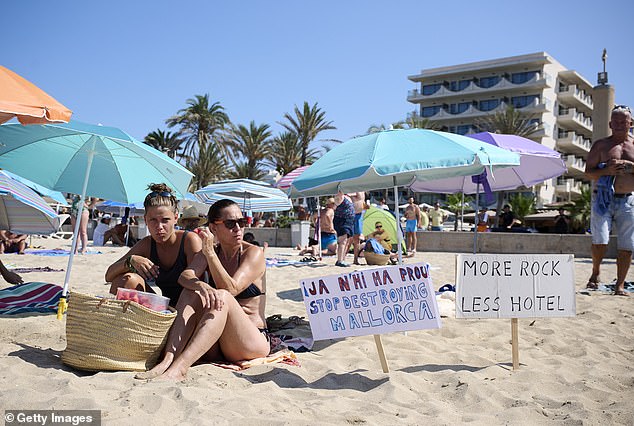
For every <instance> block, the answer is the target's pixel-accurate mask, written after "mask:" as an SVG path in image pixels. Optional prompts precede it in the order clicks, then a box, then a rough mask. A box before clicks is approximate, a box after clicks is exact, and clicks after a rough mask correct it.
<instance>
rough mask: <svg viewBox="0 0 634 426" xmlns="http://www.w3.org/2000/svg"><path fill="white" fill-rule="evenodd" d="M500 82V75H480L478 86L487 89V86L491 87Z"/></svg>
mask: <svg viewBox="0 0 634 426" xmlns="http://www.w3.org/2000/svg"><path fill="white" fill-rule="evenodd" d="M499 82H500V76H499V75H496V76H493V77H482V78H480V80H478V86H480V87H481V88H483V89H488V88H489V87H493V86H495V85H496V84H498V83H499Z"/></svg>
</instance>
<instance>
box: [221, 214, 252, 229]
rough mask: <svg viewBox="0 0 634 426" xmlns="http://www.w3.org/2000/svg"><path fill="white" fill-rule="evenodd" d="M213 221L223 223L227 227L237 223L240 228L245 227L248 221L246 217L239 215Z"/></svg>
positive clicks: (231, 227)
mask: <svg viewBox="0 0 634 426" xmlns="http://www.w3.org/2000/svg"><path fill="white" fill-rule="evenodd" d="M214 223H224V224H225V227H226V228H227V229H233V228H235V227H236V225H239V226H240V228H245V227H246V226H247V223H248V221H247V218H246V217H241V218H240V219H225V220H214Z"/></svg>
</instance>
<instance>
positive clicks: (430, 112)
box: [420, 105, 440, 117]
mask: <svg viewBox="0 0 634 426" xmlns="http://www.w3.org/2000/svg"><path fill="white" fill-rule="evenodd" d="M438 111H440V105H435V106H429V107H423V108H422V109H421V111H420V114H421V116H422V117H433V116H434V115H436V114H438Z"/></svg>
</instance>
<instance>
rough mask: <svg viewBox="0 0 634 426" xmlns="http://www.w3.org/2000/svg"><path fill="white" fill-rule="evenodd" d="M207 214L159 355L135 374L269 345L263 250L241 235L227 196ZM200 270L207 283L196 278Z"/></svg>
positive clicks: (247, 354) (240, 220)
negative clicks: (198, 249)
mask: <svg viewBox="0 0 634 426" xmlns="http://www.w3.org/2000/svg"><path fill="white" fill-rule="evenodd" d="M207 219H208V227H206V228H201V231H200V233H199V235H200V237H201V239H202V251H201V252H199V253H197V254H196V256H195V258H194V260H193V262H192V263H191V264H190V265H189V266H188V267H187V269H185V270H184V271H183V273H182V274H181V277H180V279H179V283H180V284H181V285H182V287H183V288H184V290H183V293H182V295H181V298H180V299H179V301H178V305H177V306H176V310H177V311H178V315H177V317H176V320H175V321H174V325H173V326H172V328H171V330H170V334H169V337H168V341H167V346H166V352H165V357H164V358H163V360H162V361H161V362H160V363H159V364H158V365H157V366H156V367H154V368H153V369H152V370H150V371H148V372H146V373H140V374H138V375H137V376H136V377H137V378H139V379H148V378H154V377H158V376H161V377H162V378H164V379H171V380H183V379H184V378H185V376H186V374H187V371H188V369H189V367H191V366H192V365H193V364H194V363H195V362H198V361H206V362H214V361H215V362H218V361H229V362H237V361H243V360H251V359H255V358H261V357H265V356H267V355H268V354H269V352H270V350H271V347H270V343H269V337H268V330H267V328H266V319H265V317H264V311H265V305H266V296H265V293H266V288H265V282H264V273H265V271H266V265H265V259H264V254H263V253H262V250H260V248H259V247H257V246H254V245H252V244H249V243H246V242H244V241H243V240H242V232H243V229H244V227H245V226H246V224H247V220H246V218H244V217H243V216H242V212H241V211H240V207H239V206H238V205H237V204H236V203H234V202H233V201H231V200H227V199H224V200H220V201H217V202H216V203H214V204H213V205H212V206H211V207H210V208H209V213H208V214H207ZM216 243H218V244H217V245H216ZM205 271H206V272H208V273H209V276H210V282H209V284H207V283H206V282H204V281H201V280H200V279H199V277H200V276H202V275H203V273H204V272H205Z"/></svg>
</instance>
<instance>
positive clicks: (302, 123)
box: [279, 102, 336, 166]
mask: <svg viewBox="0 0 634 426" xmlns="http://www.w3.org/2000/svg"><path fill="white" fill-rule="evenodd" d="M294 112H295V115H294V116H293V115H291V114H289V113H286V114H284V118H285V119H286V120H287V121H288V122H287V123H282V122H280V123H279V124H281V125H282V126H284V128H285V129H286V130H288V131H289V132H293V133H295V134H296V135H297V140H298V141H299V143H300V145H301V147H302V156H301V159H300V164H299V165H300V166H305V165H306V161H307V159H308V151H309V145H310V143H311V142H312V141H313V140H315V138H317V135H318V134H319V133H321V132H323V131H325V130H335V129H336V127H335V126H333V125H332V121H326V119H325V116H326V113H325V112H324V111H322V110H321V109H320V108H319V107H318V106H317V102H315V104H314V105H313V106H312V107H311V106H309V105H308V102H304V108H303V110H302V111H300V109H299V108H298V107H297V105H295V109H294Z"/></svg>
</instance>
